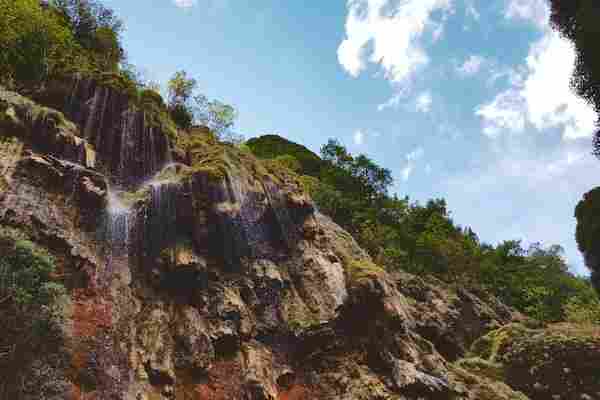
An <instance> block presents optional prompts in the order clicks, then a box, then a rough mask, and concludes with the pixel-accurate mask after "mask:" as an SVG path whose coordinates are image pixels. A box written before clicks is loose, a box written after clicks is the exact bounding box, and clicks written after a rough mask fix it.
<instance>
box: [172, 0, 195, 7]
mask: <svg viewBox="0 0 600 400" xmlns="http://www.w3.org/2000/svg"><path fill="white" fill-rule="evenodd" d="M173 3H175V5H176V6H177V7H179V8H190V7H193V6H195V5H196V4H198V0H173Z"/></svg>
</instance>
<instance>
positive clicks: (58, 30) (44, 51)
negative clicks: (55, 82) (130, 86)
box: [0, 0, 124, 91]
mask: <svg viewBox="0 0 600 400" xmlns="http://www.w3.org/2000/svg"><path fill="white" fill-rule="evenodd" d="M121 29H122V24H121V22H120V21H119V19H118V18H116V16H115V15H114V13H113V12H112V10H110V9H108V8H106V7H104V6H102V5H101V4H100V3H97V2H95V1H83V0H53V1H50V2H47V3H44V2H40V1H39V0H19V1H14V0H0V50H1V51H0V84H3V85H6V86H9V87H14V88H16V89H18V90H24V91H33V90H36V89H38V88H39V87H41V86H43V85H44V84H45V83H46V82H48V80H50V79H53V78H57V77H60V76H64V75H65V74H72V73H75V72H87V73H91V72H94V73H100V72H112V73H119V68H120V67H119V63H120V62H121V61H123V59H124V51H123V49H122V47H121V43H120V37H119V36H120V32H121Z"/></svg>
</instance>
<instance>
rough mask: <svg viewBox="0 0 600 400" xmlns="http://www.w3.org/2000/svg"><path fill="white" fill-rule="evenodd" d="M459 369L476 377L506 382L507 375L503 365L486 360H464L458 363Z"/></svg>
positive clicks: (477, 358) (472, 358) (473, 358)
mask: <svg viewBox="0 0 600 400" xmlns="http://www.w3.org/2000/svg"><path fill="white" fill-rule="evenodd" d="M456 365H457V366H458V367H459V368H462V369H466V370H468V371H470V372H472V373H474V374H476V375H480V376H485V377H486V378H489V379H491V380H495V381H504V379H505V374H504V368H503V366H502V364H500V363H496V362H492V361H489V360H484V359H483V358H479V357H471V358H463V359H462V360H459V361H457V362H456Z"/></svg>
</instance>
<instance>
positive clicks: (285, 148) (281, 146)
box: [245, 135, 323, 177]
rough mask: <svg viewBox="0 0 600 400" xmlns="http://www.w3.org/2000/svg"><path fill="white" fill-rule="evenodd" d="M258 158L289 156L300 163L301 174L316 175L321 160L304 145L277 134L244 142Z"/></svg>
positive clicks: (319, 170)
mask: <svg viewBox="0 0 600 400" xmlns="http://www.w3.org/2000/svg"><path fill="white" fill-rule="evenodd" d="M245 144H246V145H247V146H248V147H249V148H250V150H251V151H252V152H253V153H254V154H255V155H256V156H257V157H259V158H262V159H273V158H277V157H280V156H282V155H285V156H291V157H293V158H294V159H296V160H297V161H298V162H299V163H300V167H301V171H299V173H301V174H302V175H309V176H314V177H318V176H319V174H320V172H321V167H322V166H323V160H321V158H320V157H319V156H318V155H316V154H315V153H313V152H312V151H310V150H309V149H307V148H306V147H304V146H302V145H299V144H296V143H294V142H290V141H289V140H287V139H285V138H282V137H281V136H278V135H264V136H260V137H258V138H252V139H249V140H248V141H247V142H246V143H245Z"/></svg>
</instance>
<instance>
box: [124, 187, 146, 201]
mask: <svg viewBox="0 0 600 400" xmlns="http://www.w3.org/2000/svg"><path fill="white" fill-rule="evenodd" d="M149 195H150V187H149V186H142V187H141V188H140V189H138V190H136V191H135V192H122V193H121V197H122V200H123V202H124V203H125V205H127V206H132V205H134V204H136V203H139V202H140V201H145V200H146V199H148V197H149Z"/></svg>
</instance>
